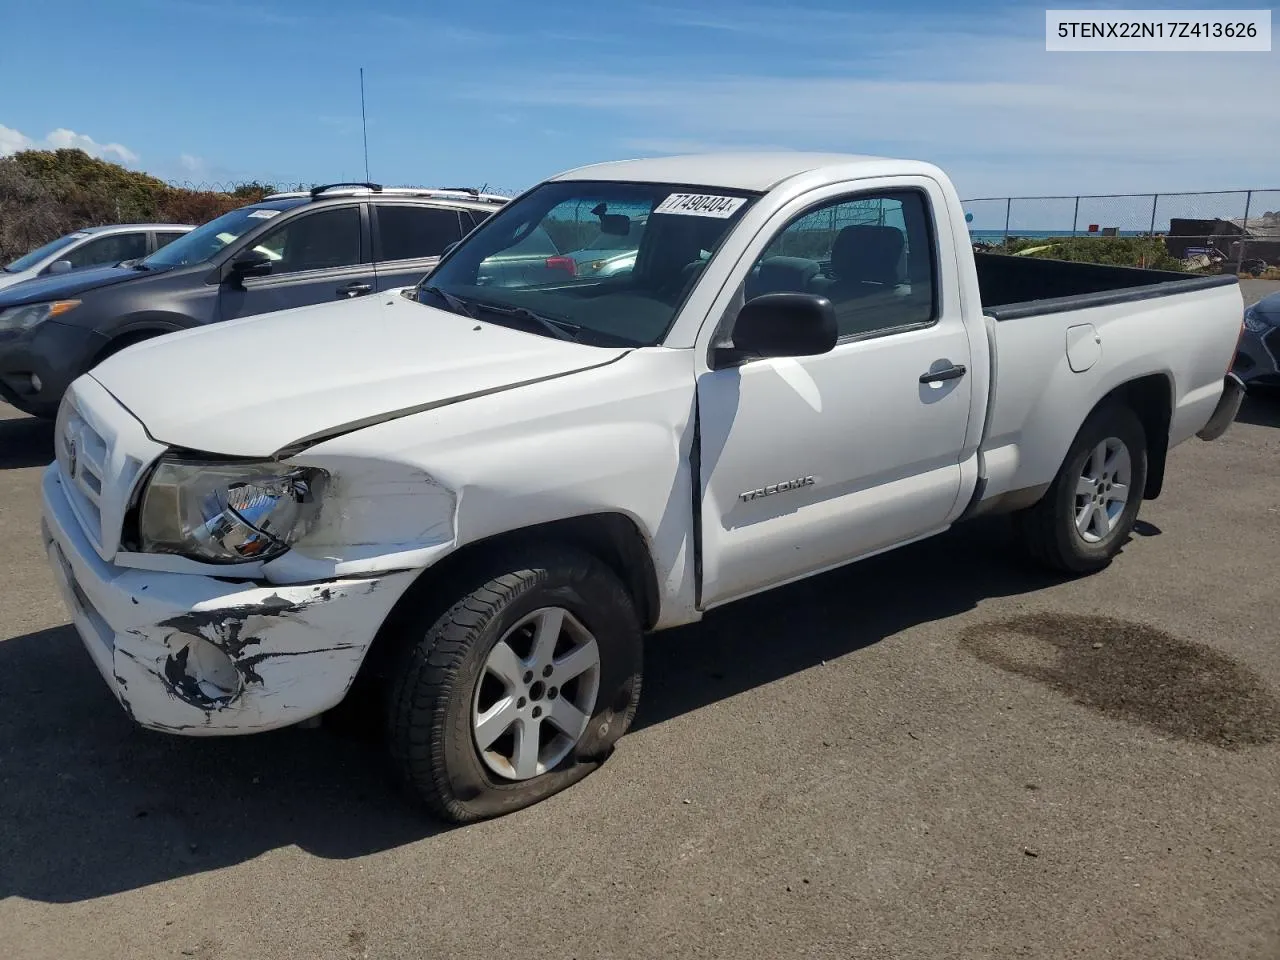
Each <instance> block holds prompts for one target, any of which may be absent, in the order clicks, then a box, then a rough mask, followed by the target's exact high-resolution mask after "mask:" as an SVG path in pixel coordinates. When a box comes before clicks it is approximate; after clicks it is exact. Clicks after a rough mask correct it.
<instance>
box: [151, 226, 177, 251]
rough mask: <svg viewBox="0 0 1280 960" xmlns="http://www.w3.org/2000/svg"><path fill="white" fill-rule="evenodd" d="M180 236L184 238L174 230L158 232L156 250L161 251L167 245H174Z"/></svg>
mask: <svg viewBox="0 0 1280 960" xmlns="http://www.w3.org/2000/svg"><path fill="white" fill-rule="evenodd" d="M180 236H182V234H181V233H174V232H173V231H172V230H157V231H156V249H157V250H159V249H160V248H161V247H163V246H164V245H165V244H169V243H173V241H175V240H177V239H178V238H179V237H180Z"/></svg>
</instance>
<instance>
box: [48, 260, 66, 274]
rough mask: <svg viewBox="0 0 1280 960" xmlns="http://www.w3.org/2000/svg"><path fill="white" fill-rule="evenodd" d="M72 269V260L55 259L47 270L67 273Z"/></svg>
mask: <svg viewBox="0 0 1280 960" xmlns="http://www.w3.org/2000/svg"><path fill="white" fill-rule="evenodd" d="M70 269H71V261H70V260H55V261H53V263H51V264H49V269H48V270H47V271H46V272H47V273H66V272H67V271H69V270H70Z"/></svg>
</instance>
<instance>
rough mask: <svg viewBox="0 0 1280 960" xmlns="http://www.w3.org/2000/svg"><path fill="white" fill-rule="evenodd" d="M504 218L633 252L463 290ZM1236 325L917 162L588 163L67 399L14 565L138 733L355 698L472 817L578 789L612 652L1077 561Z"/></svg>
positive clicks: (103, 372)
mask: <svg viewBox="0 0 1280 960" xmlns="http://www.w3.org/2000/svg"><path fill="white" fill-rule="evenodd" d="M534 230H544V231H546V232H547V233H548V234H550V235H552V236H559V237H566V236H568V237H569V238H570V240H572V238H573V236H581V235H586V234H587V233H588V232H589V233H590V234H592V235H599V234H601V233H604V234H612V235H618V236H621V235H625V234H631V235H634V233H635V232H638V235H639V242H638V250H637V255H636V260H635V264H634V266H633V267H632V268H631V269H630V270H628V271H623V272H620V273H616V274H614V275H612V276H605V277H601V276H598V275H595V274H593V273H590V272H587V273H585V274H582V275H580V274H579V273H578V272H577V271H576V270H574V269H572V268H570V267H569V266H568V265H565V264H554V265H552V268H551V269H549V270H548V271H546V276H545V277H544V278H543V280H542V281H540V282H538V283H535V284H528V283H524V282H521V283H520V284H519V285H512V286H504V285H502V283H501V281H500V280H499V281H493V280H492V278H489V280H488V282H484V283H479V282H477V281H478V278H480V277H481V276H486V277H487V276H488V275H487V274H486V273H485V271H484V270H483V265H484V264H485V262H486V261H489V260H491V258H494V257H500V256H501V255H502V254H503V251H505V250H509V249H510V248H512V247H514V246H516V245H518V244H519V243H520V242H521V241H522V240H523V239H525V238H526V237H527V236H529V234H530V233H531V232H532V231H534ZM575 231H576V233H575ZM1242 313H1243V310H1242V300H1241V295H1240V291H1239V288H1238V285H1237V281H1236V279H1235V277H1234V276H1221V277H1186V276H1184V275H1180V274H1171V273H1163V272H1156V271H1151V270H1137V269H1129V268H1119V267H1101V266H1092V265H1086V264H1073V263H1064V262H1055V261H1045V260H1034V259H1026V258H1015V257H1003V256H982V255H979V256H975V255H974V253H973V252H972V249H971V246H970V242H969V238H968V235H967V232H966V228H965V221H964V214H963V211H962V210H961V206H960V201H959V199H958V197H957V194H956V192H955V190H954V188H953V187H952V185H951V183H950V181H949V180H948V178H947V177H946V175H945V174H944V173H943V172H942V171H941V170H939V169H938V168H937V167H935V166H932V165H930V164H926V163H920V162H913V161H906V160H891V159H882V158H874V157H862V156H846V155H813V154H804V153H779V154H731V155H724V156H694V157H676V158H667V159H651V160H634V161H626V162H618V163H606V164H601V165H595V166H589V167H584V168H581V169H577V170H572V171H569V172H567V173H564V174H561V175H559V176H556V177H553V178H552V179H550V180H547V181H545V182H543V183H541V184H539V185H537V186H536V187H533V188H532V189H530V190H528V191H527V192H525V193H524V194H522V195H521V196H520V197H518V198H516V199H515V200H513V201H512V202H510V203H509V204H507V205H506V206H505V207H504V208H503V209H502V210H500V211H498V212H497V213H496V214H495V215H494V216H493V217H491V218H490V219H489V220H488V221H487V222H486V223H484V224H483V225H482V226H480V227H479V228H477V229H476V230H475V231H474V232H472V233H471V234H470V235H469V236H468V237H466V238H465V239H464V240H463V241H462V242H461V244H460V245H458V246H457V247H456V248H454V249H453V250H452V251H451V252H449V253H448V254H447V255H446V257H445V258H444V259H443V260H442V262H441V263H440V265H439V266H438V267H437V268H436V269H435V270H434V271H433V272H432V273H431V274H430V275H429V276H428V277H426V278H424V279H423V281H422V282H421V283H420V284H418V285H417V286H416V287H412V288H407V289H405V290H401V291H398V292H395V293H393V294H383V295H380V296H377V297H368V298H364V299H361V300H359V301H355V302H340V303H334V304H331V305H322V306H312V307H303V308H299V309H294V310H288V311H284V312H280V313H276V314H273V315H270V316H267V317H261V318H250V319H246V320H239V321H230V322H227V323H222V324H217V325H215V326H210V327H207V328H203V329H198V330H191V331H185V332H178V333H174V334H170V335H167V336H164V337H161V338H159V339H155V340H151V341H148V342H145V343H142V344H140V345H138V346H135V347H132V348H130V349H127V350H125V351H123V352H121V353H119V354H117V355H115V356H113V357H111V358H110V359H108V360H107V361H105V362H104V363H102V364H101V365H100V366H98V367H97V368H95V369H94V370H92V371H91V372H90V373H88V374H86V375H84V376H82V377H81V378H79V379H78V380H77V381H75V382H74V384H73V385H72V387H71V390H70V392H69V393H68V395H67V399H66V400H65V402H64V404H63V406H62V409H61V411H60V413H59V416H58V423H57V427H56V435H55V443H56V456H57V460H56V462H55V463H52V464H50V466H49V467H48V468H47V470H46V472H45V473H44V476H43V503H44V508H43V513H44V522H43V527H44V538H45V542H46V544H47V548H48V553H49V559H50V562H51V564H52V567H53V569H54V571H55V572H56V575H57V577H58V580H59V582H60V584H61V586H62V588H63V593H64V596H65V599H66V601H67V603H68V605H69V609H70V611H71V614H72V616H73V618H74V622H75V625H76V627H77V628H78V630H79V632H80V634H81V636H82V637H83V640H84V643H85V646H86V647H87V649H88V651H89V653H90V654H91V655H92V657H93V660H94V661H95V662H96V664H97V666H98V668H99V670H100V671H101V673H102V676H103V677H104V678H105V679H106V681H107V683H108V684H109V685H110V687H111V689H112V690H113V691H114V693H115V694H116V696H117V697H118V698H119V700H120V703H121V704H122V705H123V706H124V708H125V710H127V711H128V712H129V714H130V715H131V716H132V717H133V718H134V719H135V720H136V721H137V722H138V723H139V724H142V725H143V726H145V727H149V728H152V729H157V730H165V731H172V732H175V733H182V734H189V735H221V734H244V733H251V732H255V731H261V730H267V729H271V728H276V727H281V726H285V725H288V724H296V723H299V722H300V721H304V720H309V719H311V718H315V717H317V716H319V715H320V714H322V713H323V712H325V711H329V710H330V709H332V708H334V707H335V706H336V705H338V704H339V703H340V702H341V701H343V700H344V698H345V697H347V696H348V695H350V694H352V692H353V690H359V691H361V695H362V696H363V693H364V692H366V691H367V692H372V693H377V694H379V696H380V697H381V700H380V702H381V704H382V705H383V716H384V717H385V730H386V736H387V739H388V741H389V745H390V753H391V756H392V758H393V760H394V764H395V766H396V768H397V769H398V770H399V771H400V773H401V774H402V775H403V777H404V778H405V780H406V781H407V783H408V784H409V785H410V786H411V787H412V788H413V789H414V790H415V791H416V793H417V795H418V796H420V797H421V799H422V800H423V801H424V802H425V804H426V806H427V808H428V809H429V810H430V811H431V812H433V813H434V814H435V815H437V816H439V817H442V818H445V819H448V820H452V821H459V822H463V821H469V820H475V819H478V818H482V817H487V816H492V815H496V814H500V813H504V812H507V811H511V810H514V809H517V808H520V807H523V806H526V805H528V804H531V803H534V802H536V801H538V800H540V799H542V798H544V797H546V796H548V795H550V794H552V793H555V792H556V791H558V790H560V789H562V788H564V787H565V786H567V785H569V784H571V783H573V782H575V781H576V780H578V779H579V778H581V777H582V776H584V775H586V774H587V773H588V772H590V771H591V770H592V769H594V768H595V767H596V766H598V765H599V764H600V763H601V762H603V760H604V759H605V758H606V757H607V756H608V755H609V753H610V752H611V750H612V748H613V746H614V744H615V742H616V741H617V740H618V738H619V737H620V736H621V735H622V734H623V733H624V731H626V729H627V727H628V725H629V724H630V722H631V720H632V717H633V715H634V713H635V710H636V706H637V702H638V699H639V696H640V685H641V672H642V671H641V667H642V640H643V637H644V635H645V634H646V632H649V631H656V630H662V629H665V628H668V627H674V626H677V625H680V624H687V623H691V622H693V621H696V620H698V619H699V618H700V617H701V616H702V615H703V614H704V613H705V612H706V611H707V610H710V609H712V608H714V607H717V606H720V605H722V604H726V603H729V602H731V601H733V600H736V599H738V598H740V597H744V596H747V595H749V594H754V593H758V592H760V591H763V590H767V589H769V588H771V587H776V586H778V585H780V584H784V583H787V582H789V581H793V580H796V579H798V578H801V577H807V576H811V575H813V574H817V573H820V572H822V571H824V570H830V569H832V568H833V567H837V566H840V565H841V564H846V563H849V562H850V561H853V560H857V559H859V558H862V557H867V556H870V555H871V554H875V553H878V552H881V551H884V550H888V549H891V548H893V547H896V546H900V545H902V544H905V543H910V542H911V541H913V540H919V539H921V538H922V537H927V536H930V535H932V534H936V533H939V532H940V531H943V530H946V529H947V528H948V527H950V526H952V525H953V524H955V523H956V522H957V521H959V520H962V519H965V518H968V517H972V516H975V515H978V514H984V513H987V514H989V513H993V512H999V511H1004V512H1011V513H1014V514H1016V519H1017V529H1018V530H1019V531H1020V534H1021V537H1022V539H1023V540H1024V541H1025V543H1026V546H1027V547H1028V548H1029V550H1030V553H1031V555H1032V556H1033V557H1034V558H1036V559H1037V560H1039V561H1042V562H1044V563H1047V564H1049V565H1051V566H1053V567H1055V568H1057V569H1059V570H1063V571H1067V572H1069V573H1072V574H1085V573H1089V572H1091V571H1096V570H1098V569H1099V568H1101V567H1103V566H1105V565H1106V564H1107V563H1108V562H1110V560H1111V559H1112V557H1113V556H1114V555H1115V554H1116V553H1117V552H1118V551H1119V550H1120V549H1121V547H1122V545H1123V544H1124V543H1125V541H1126V538H1127V537H1128V535H1129V532H1130V529H1131V528H1132V526H1133V523H1134V519H1135V516H1136V515H1137V512H1138V508H1139V505H1140V503H1141V502H1142V500H1143V499H1150V498H1153V497H1155V496H1157V495H1158V494H1159V492H1160V488H1161V483H1162V481H1163V477H1164V469H1165V457H1166V454H1167V452H1168V450H1169V448H1170V447H1172V446H1174V445H1175V444H1178V443H1181V442H1183V441H1185V440H1188V439H1190V438H1191V437H1193V436H1196V435H1197V434H1198V435H1199V436H1200V437H1202V438H1204V439H1213V438H1215V437H1217V436H1219V435H1221V434H1222V433H1223V432H1224V431H1225V430H1226V429H1227V427H1228V425H1229V424H1230V422H1231V421H1232V419H1233V418H1234V416H1235V412H1236V410H1237V409H1238V407H1239V404H1240V400H1241V396H1242V393H1243V390H1242V387H1241V385H1240V382H1239V381H1238V380H1237V379H1236V378H1234V377H1233V376H1231V375H1229V374H1228V370H1229V368H1230V366H1231V363H1232V358H1233V355H1234V353H1235V349H1236V345H1237V342H1238V339H1239V336H1240V333H1241V328H1242ZM778 640H779V642H786V638H783V637H780V638H778ZM750 655H751V651H749V650H744V651H743V656H747V657H749V656H750Z"/></svg>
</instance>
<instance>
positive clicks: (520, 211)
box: [416, 180, 758, 346]
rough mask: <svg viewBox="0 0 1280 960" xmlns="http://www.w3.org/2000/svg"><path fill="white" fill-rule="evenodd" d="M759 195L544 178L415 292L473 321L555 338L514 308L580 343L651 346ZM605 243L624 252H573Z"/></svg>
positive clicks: (598, 248) (472, 236) (484, 226)
mask: <svg viewBox="0 0 1280 960" xmlns="http://www.w3.org/2000/svg"><path fill="white" fill-rule="evenodd" d="M757 196H758V194H753V193H748V192H746V191H742V190H727V189H723V188H720V187H699V186H683V185H670V184H650V183H622V182H594V181H575V180H569V181H556V182H551V183H545V184H543V185H542V186H539V187H536V188H535V189H533V190H531V191H530V192H529V193H527V194H526V195H525V196H524V197H522V198H521V199H519V200H517V201H515V202H513V203H511V204H509V205H508V206H506V207H504V208H503V209H501V210H499V211H498V212H497V213H495V214H494V215H493V216H492V217H490V218H489V219H488V220H487V221H485V223H484V224H482V225H481V226H479V227H477V228H476V230H475V231H474V232H472V233H471V234H470V235H469V236H468V237H467V238H466V239H465V240H463V241H462V243H461V244H460V245H459V246H458V247H457V248H456V249H455V250H454V251H453V252H452V253H451V254H450V255H449V256H448V257H447V258H446V259H445V260H444V261H443V262H442V263H441V264H440V266H439V267H437V268H436V269H435V270H434V271H433V272H432V273H430V274H429V275H428V276H427V277H426V278H424V279H423V281H422V282H421V283H420V284H419V294H418V295H417V297H416V299H419V300H420V301H421V302H423V303H428V304H431V305H433V306H439V305H440V301H439V300H433V299H432V298H431V294H432V290H431V288H434V289H435V290H438V291H441V292H442V293H444V294H448V295H449V296H450V297H453V298H455V299H456V300H459V301H462V303H463V304H464V305H466V306H467V307H468V308H469V309H471V310H472V311H473V312H474V313H475V315H476V316H477V317H478V318H479V319H481V320H488V321H493V322H499V323H509V324H516V323H519V325H520V326H521V328H522V329H530V330H532V331H533V332H535V333H541V334H544V335H547V336H551V335H553V331H551V330H549V329H548V328H547V327H546V325H545V324H541V325H539V324H538V323H537V322H534V323H530V322H529V319H530V318H529V317H528V316H522V314H521V313H520V311H528V312H532V313H534V314H536V315H538V316H539V317H541V318H543V319H545V320H549V321H552V322H553V323H556V324H559V325H561V326H563V327H564V328H565V329H568V330H571V331H572V333H573V335H574V337H575V339H578V340H580V341H581V342H583V343H594V344H612V345H619V344H625V345H631V346H652V345H654V344H657V343H658V342H659V341H660V340H661V339H662V338H663V337H664V336H665V335H666V332H667V329H668V328H669V327H670V326H671V323H672V321H673V320H674V319H675V316H676V313H677V312H678V311H679V309H680V307H681V305H682V304H683V303H684V300H685V298H686V297H687V296H688V295H689V292H690V291H691V290H692V289H693V286H694V284H695V283H696V282H697V278H698V276H699V274H700V273H701V272H702V269H703V267H705V266H706V264H707V262H708V261H709V260H710V258H711V257H712V255H713V254H715V252H716V250H717V249H719V247H720V244H721V242H722V241H723V240H724V238H725V237H726V236H728V234H729V231H730V230H731V229H732V228H733V227H734V226H735V225H736V224H737V223H738V221H739V220H740V219H741V218H742V215H743V214H744V213H745V212H746V210H747V209H748V208H749V207H750V206H751V204H752V203H753V202H754V200H755V199H756V197H757ZM606 250H608V251H628V250H629V251H634V255H633V256H630V257H627V258H625V259H621V258H617V259H615V260H614V261H607V262H606V261H604V260H600V259H593V258H592V257H591V256H589V255H587V256H583V254H585V253H587V252H588V251H606ZM619 260H620V261H621V262H619ZM490 308H492V309H490Z"/></svg>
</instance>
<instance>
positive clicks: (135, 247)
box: [59, 233, 147, 267]
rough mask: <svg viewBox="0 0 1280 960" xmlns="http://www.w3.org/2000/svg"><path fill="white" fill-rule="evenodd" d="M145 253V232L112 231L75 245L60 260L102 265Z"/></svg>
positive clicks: (80, 264)
mask: <svg viewBox="0 0 1280 960" xmlns="http://www.w3.org/2000/svg"><path fill="white" fill-rule="evenodd" d="M146 255H147V235H146V234H145V233H114V234H111V235H110V236H107V237H98V238H97V239H96V240H90V241H89V242H88V243H86V244H85V245H84V246H82V247H77V248H76V249H75V250H72V251H71V252H70V253H68V254H66V255H65V256H62V257H59V259H60V260H69V261H71V266H73V267H93V266H104V265H106V264H112V263H119V262H120V261H121V260H133V259H134V258H136V257H145V256H146Z"/></svg>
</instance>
